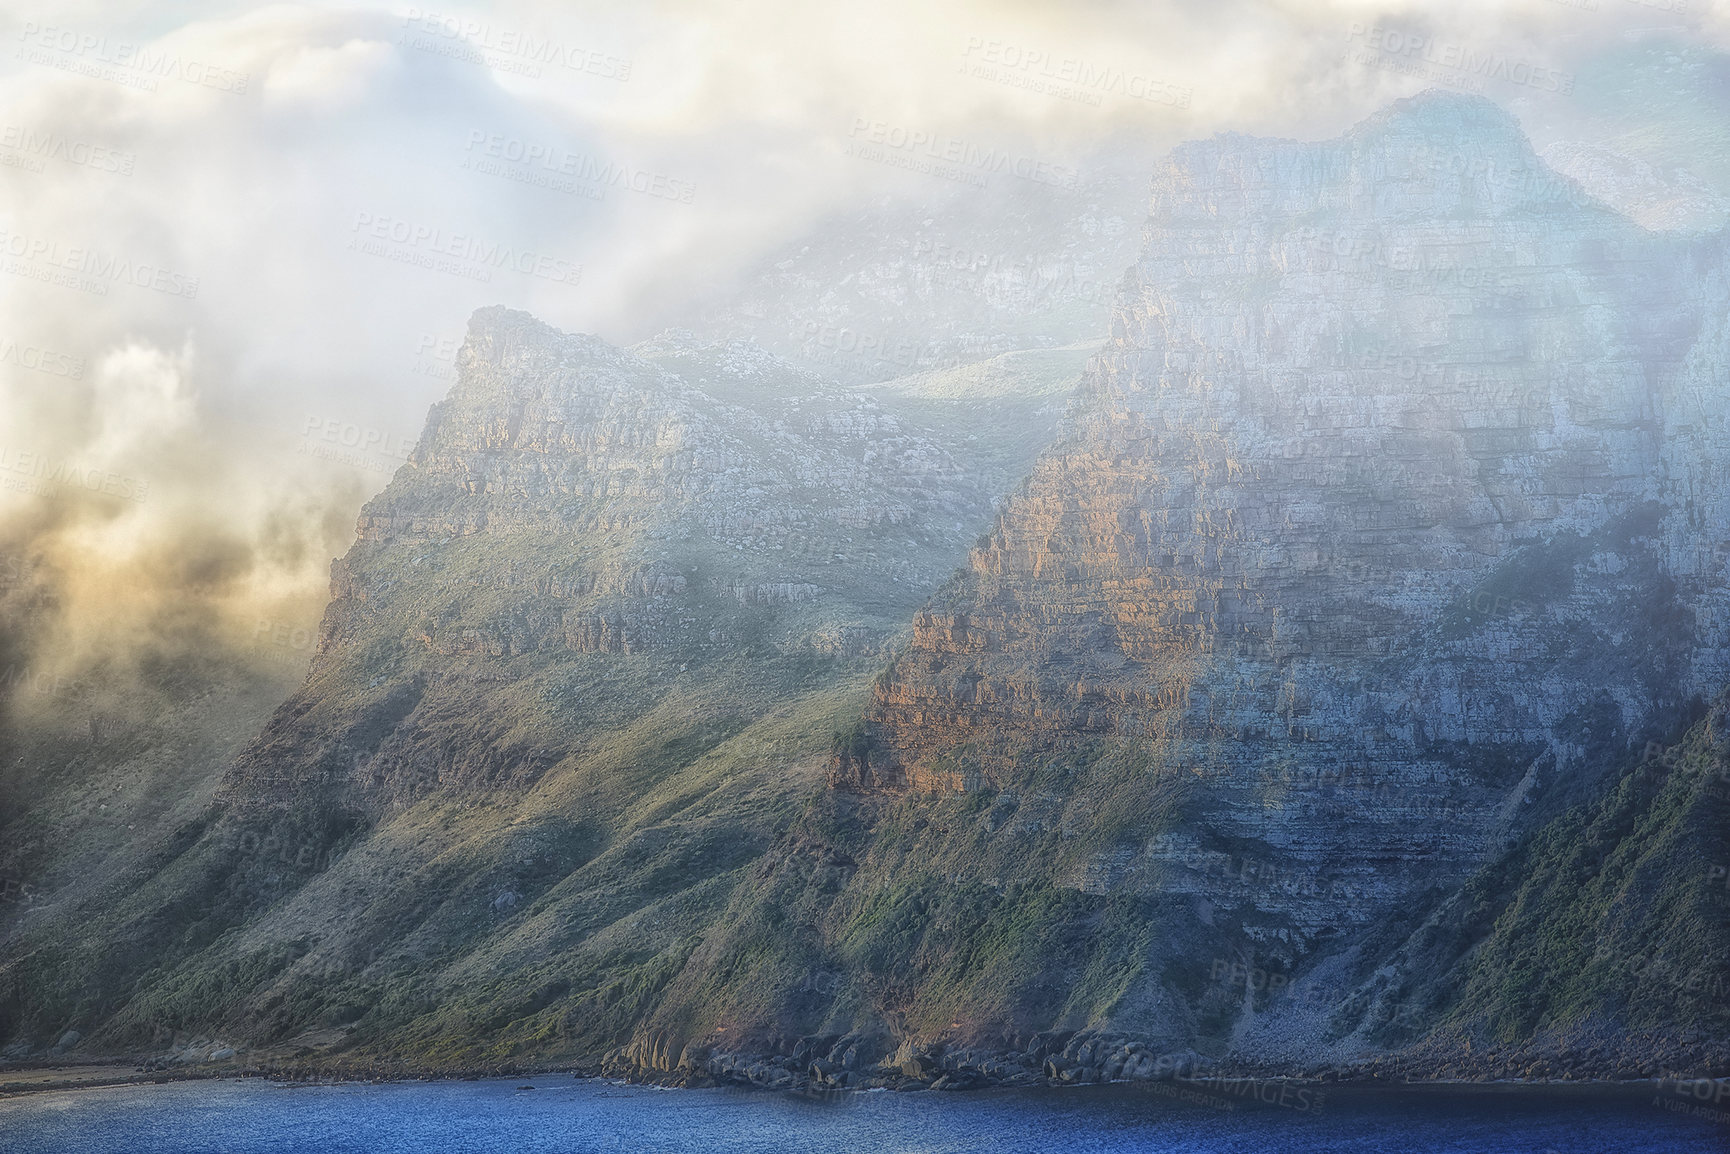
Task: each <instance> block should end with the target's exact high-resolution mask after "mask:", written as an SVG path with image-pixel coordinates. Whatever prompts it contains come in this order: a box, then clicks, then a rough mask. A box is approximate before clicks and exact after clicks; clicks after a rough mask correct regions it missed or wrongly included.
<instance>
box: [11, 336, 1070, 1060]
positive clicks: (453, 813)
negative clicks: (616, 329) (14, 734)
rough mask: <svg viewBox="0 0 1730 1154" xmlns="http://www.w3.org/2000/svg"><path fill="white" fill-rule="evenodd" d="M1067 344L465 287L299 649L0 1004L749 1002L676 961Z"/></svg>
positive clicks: (418, 1007)
mask: <svg viewBox="0 0 1730 1154" xmlns="http://www.w3.org/2000/svg"><path fill="white" fill-rule="evenodd" d="M1085 355H1086V353H1085V350H1071V351H1068V352H1060V353H1050V352H1042V353H1039V354H1037V356H1038V358H1039V359H1038V363H1037V364H1032V365H1026V364H1023V363H1021V362H1020V361H1019V360H1017V359H1016V358H1015V357H1014V356H1011V357H1009V358H1002V359H1001V363H1000V364H997V365H990V364H988V365H985V366H981V367H979V368H977V369H976V370H975V371H974V372H973V373H972V375H971V376H970V377H969V378H968V380H967V382H964V387H953V386H951V387H949V388H947V389H943V390H936V389H933V390H925V389H922V388H921V387H920V385H919V384H918V383H917V382H914V383H910V384H905V385H899V386H895V387H893V388H879V389H876V390H874V391H867V390H859V389H853V390H844V389H841V388H839V387H837V386H834V385H831V384H829V383H827V382H825V381H823V380H822V379H821V378H818V377H816V376H814V375H813V374H811V373H809V372H808V371H804V370H799V369H795V368H793V367H791V366H788V365H786V364H784V363H782V362H779V361H776V360H775V359H774V358H772V357H768V356H767V355H766V354H763V353H762V352H761V350H757V349H755V348H753V347H751V346H748V345H743V344H733V345H719V346H704V345H701V344H699V343H697V342H695V341H694V339H692V338H689V337H686V336H681V335H678V334H672V335H669V336H668V337H665V338H662V339H660V340H658V341H656V342H650V343H649V344H648V345H645V346H640V347H639V348H638V349H637V350H634V351H632V352H621V351H619V350H615V349H611V348H609V347H607V346H604V345H602V344H601V343H600V342H598V341H593V340H591V339H589V338H581V337H568V336H565V335H564V334H559V333H556V332H554V331H553V330H550V329H547V328H545V326H541V325H539V324H538V323H536V322H533V321H531V320H530V319H529V318H527V317H524V316H523V315H522V314H514V313H509V312H506V311H504V310H488V311H485V312H483V313H482V314H479V315H477V318H476V321H475V327H474V329H473V331H472V332H471V336H470V340H469V342H468V345H467V347H466V349H465V358H466V361H465V364H464V367H463V373H462V379H461V380H460V381H459V383H458V385H457V386H456V387H455V388H454V389H453V391H452V395H451V397H450V398H449V399H448V400H447V401H446V402H444V403H443V404H442V405H440V406H437V407H435V410H434V413H433V414H432V416H431V417H430V418H429V425H428V430H427V433H426V435H425V436H424V437H423V440H422V444H421V446H420V448H419V449H418V450H417V453H416V456H415V458H414V459H413V460H412V461H411V463H410V464H409V465H407V466H405V468H404V469H403V470H401V471H400V472H399V474H398V475H397V477H396V478H395V479H394V480H393V482H392V484H391V486H390V487H389V488H388V489H387V490H386V491H385V492H384V493H383V494H381V495H380V496H379V497H378V498H376V499H375V500H374V501H372V502H370V503H369V505H368V507H367V509H366V510H365V511H364V512H363V514H362V517H361V528H360V540H359V541H357V543H356V545H355V547H354V548H353V549H352V550H351V551H350V553H349V554H348V556H347V557H345V558H344V559H343V560H342V561H340V562H339V563H338V564H337V566H336V567H335V569H334V570H333V594H334V599H333V602H332V604H331V607H330V608H329V610H328V611H327V613H326V617H325V621H324V624H323V626H322V629H321V636H320V642H319V650H318V653H317V655H316V657H315V658H314V661H313V665H312V669H311V672H310V673H309V675H308V677H307V679H306V681H305V683H304V685H302V686H301V687H300V688H299V689H298V690H297V691H295V692H294V693H293V694H292V695H290V697H289V699H288V700H287V702H285V703H284V704H283V705H282V706H281V707H280V708H279V709H277V710H276V712H275V714H274V716H272V717H271V718H270V720H269V722H268V724H265V725H263V727H262V732H261V733H260V734H259V736H258V737H257V738H256V740H254V741H252V742H251V743H250V744H249V745H248V746H247V747H246V748H245V749H244V750H242V751H240V753H239V755H238V757H235V758H234V760H233V763H232V765H231V766H230V768H229V770H228V772H227V774H226V777H225V778H224V780H223V783H222V785H221V788H220V790H219V792H218V798H217V805H215V806H214V807H209V806H206V805H204V804H202V803H201V804H198V805H194V806H192V807H191V811H190V812H181V813H180V814H179V820H178V824H176V825H175V826H174V828H173V829H172V830H171V831H170V835H169V836H165V837H164V838H162V839H160V844H156V845H154V846H153V847H152V850H151V853H150V854H149V855H147V857H146V861H145V867H146V868H139V869H136V870H134V871H133V872H132V874H131V875H130V876H129V878H128V885H127V886H126V887H125V889H124V890H122V891H118V892H117V891H115V890H112V889H110V890H106V891H104V892H102V893H101V894H99V895H96V894H92V895H89V896H87V897H84V898H81V899H79V900H68V901H67V902H65V903H63V904H62V905H61V906H60V907H59V908H57V909H53V910H42V911H40V913H39V915H37V920H35V921H32V922H28V923H25V922H22V921H20V922H18V923H16V924H15V925H14V926H13V927H12V930H11V937H10V939H9V941H8V944H7V949H6V958H5V962H4V969H3V970H0V978H3V980H4V981H5V983H6V987H5V990H4V995H5V1004H6V1005H7V1006H8V1007H9V1010H10V1012H9V1015H8V1017H7V1018H6V1019H5V1022H4V1025H5V1026H6V1039H5V1040H6V1041H7V1042H9V1043H10V1044H11V1045H13V1046H14V1048H15V1049H16V1050H18V1052H19V1053H20V1054H29V1053H34V1054H40V1053H42V1051H43V1049H44V1047H46V1046H49V1045H51V1044H52V1043H53V1041H54V1040H55V1039H57V1038H58V1037H59V1036H61V1034H63V1033H64V1031H66V1030H68V1029H73V1030H77V1031H78V1032H80V1033H81V1034H83V1035H84V1036H85V1037H86V1039H87V1041H86V1042H85V1046H86V1048H87V1049H90V1048H94V1049H96V1050H102V1049H115V1048H140V1047H142V1048H146V1049H149V1048H152V1047H156V1048H160V1047H161V1046H162V1045H163V1044H164V1040H165V1039H167V1040H173V1042H174V1044H175V1046H176V1047H177V1049H176V1051H175V1053H176V1054H177V1056H179V1057H187V1058H197V1057H199V1056H207V1055H208V1054H209V1053H212V1052H216V1053H220V1052H222V1051H223V1050H224V1049H226V1048H229V1047H231V1046H238V1047H240V1048H241V1049H242V1052H243V1053H248V1054H251V1055H253V1056H254V1057H255V1058H259V1059H261V1060H262V1059H265V1058H284V1059H287V1058H293V1057H295V1056H298V1057H300V1058H301V1059H303V1060H304V1059H310V1060H317V1059H318V1056H319V1055H323V1054H332V1053H340V1054H341V1055H342V1057H341V1059H340V1060H341V1061H343V1062H346V1063H350V1064H352V1063H355V1062H362V1061H369V1060H372V1059H373V1058H374V1057H378V1058H380V1059H381V1060H382V1059H386V1058H388V1060H390V1061H394V1062H404V1061H406V1062H411V1063H416V1064H424V1065H429V1066H441V1067H447V1068H448V1067H452V1066H476V1065H484V1064H487V1063H496V1062H500V1061H525V1060H531V1059H532V1060H536V1061H551V1060H558V1059H564V1060H572V1059H578V1058H586V1059H593V1058H595V1057H598V1056H599V1055H600V1054H601V1053H603V1052H605V1051H606V1050H607V1049H609V1048H611V1047H613V1046H617V1045H618V1044H620V1043H621V1042H623V1041H626V1040H628V1039H629V1038H630V1037H631V1035H632V1032H633V1030H634V1029H635V1027H636V1026H638V1025H640V1024H641V1022H642V1021H643V1020H644V1018H645V1017H646V1016H648V1014H649V1013H650V1011H651V1008H652V1007H656V1006H661V1005H664V1004H665V1005H671V1004H673V1003H674V1002H676V1001H677V1000H678V999H677V998H675V997H673V994H674V993H675V992H682V991H689V996H687V997H686V1001H687V1002H689V1003H690V1004H692V1005H693V1006H696V1007H697V1008H698V1010H700V1011H701V1012H703V1013H707V1014H710V1015H711V1016H713V1015H714V1014H715V1013H717V1012H720V1011H723V1010H725V1011H727V1012H734V1011H733V1010H732V1009H730V1008H729V1007H727V1006H720V1007H716V1006H709V1005H706V1004H704V1003H703V999H702V998H701V997H700V996H698V995H699V993H700V990H701V989H702V988H703V984H704V983H718V984H721V985H726V986H728V988H730V989H731V990H733V991H734V994H735V997H736V998H744V999H747V1000H748V999H750V998H758V999H762V1000H764V1001H765V1002H767V1001H768V1000H770V999H772V998H773V997H774V996H775V994H774V992H773V991H772V990H771V989H770V988H768V987H762V988H751V987H749V986H747V985H745V984H741V983H739V982H736V981H733V982H730V981H729V975H728V974H726V973H724V972H710V971H708V970H706V969H704V967H702V966H701V965H700V964H699V963H696V962H693V959H700V956H701V955H702V951H704V950H709V951H711V952H712V951H713V950H715V949H716V948H717V944H716V941H715V940H714V933H713V931H714V928H715V927H716V926H717V925H720V924H723V923H726V922H727V921H728V919H729V918H730V917H733V916H736V911H737V910H739V909H740V908H743V907H750V908H753V909H754V908H756V907H757V905H758V904H759V903H756V902H754V901H753V900H751V899H750V898H749V896H748V895H750V894H751V893H752V892H753V891H754V889H755V887H757V886H758V884H759V882H760V871H761V870H762V869H763V868H765V862H767V861H769V860H770V858H771V857H772V855H771V850H772V849H773V847H775V846H776V845H778V844H779V843H780V842H781V841H782V840H783V839H784V837H785V835H786V833H787V831H788V829H789V828H790V827H791V826H792V825H793V824H794V823H795V822H796V820H797V819H798V818H799V816H800V814H801V813H802V812H803V811H804V809H805V808H806V806H807V805H808V804H809V801H810V799H811V798H812V797H813V796H815V795H818V794H820V793H822V792H823V780H824V774H825V772H826V770H827V766H828V761H829V756H830V735H831V734H833V733H834V732H835V731H836V730H837V729H838V728H840V727H841V726H843V725H844V724H846V723H847V722H848V721H849V720H850V719H852V718H856V717H857V716H858V714H859V711H860V709H861V708H862V706H863V703H864V700H865V696H866V693H867V691H868V687H869V683H870V680H871V678H872V677H873V676H874V675H875V674H876V672H877V670H878V668H879V667H880V665H881V661H882V655H883V653H884V652H885V650H886V649H887V648H888V647H889V646H891V645H892V644H893V643H894V638H895V636H896V635H897V631H898V630H900V629H901V628H903V623H904V622H905V621H906V620H907V619H908V618H909V617H910V616H911V613H912V611H913V609H914V607H916V606H917V605H918V603H919V602H920V601H921V600H923V598H924V597H925V596H927V595H928V593H929V591H930V589H931V588H932V587H934V585H935V584H936V583H937V582H938V581H939V580H941V579H942V577H943V576H945V575H946V574H947V573H948V572H949V571H951V570H952V568H953V566H954V564H955V563H956V561H957V560H959V558H960V556H961V555H962V553H964V552H965V549H966V547H967V545H968V544H969V543H970V542H971V541H972V540H973V539H974V537H975V536H976V535H977V534H978V533H979V532H980V531H981V530H982V529H983V528H984V527H985V526H986V525H987V524H988V523H989V517H990V514H991V509H992V503H993V500H994V499H995V497H996V495H997V493H998V492H1000V491H1001V490H1003V489H1005V488H1007V487H1008V486H1009V485H1010V484H1011V483H1012V482H1013V480H1014V478H1015V477H1017V476H1019V474H1020V473H1021V472H1023V471H1024V470H1025V468H1026V466H1027V464H1028V463H1029V461H1030V459H1031V456H1032V454H1033V453H1034V452H1036V451H1037V450H1038V448H1039V447H1040V445H1041V442H1042V439H1043V438H1042V437H1041V435H1040V433H1039V430H1040V429H1042V428H1043V429H1044V430H1046V432H1045V434H1044V435H1045V436H1046V437H1048V436H1049V435H1050V431H1051V430H1052V429H1054V428H1055V424H1056V421H1057V419H1058V417H1059V416H1060V414H1061V411H1062V409H1063V407H1064V404H1065V403H1066V397H1067V393H1068V391H1069V386H1070V383H1071V382H1073V380H1074V377H1075V375H1076V373H1077V372H1078V371H1079V369H1080V366H1081V362H1082V360H1083V359H1084V357H1085ZM982 389H983V390H986V395H988V396H989V398H990V399H991V401H992V402H993V403H994V405H995V406H996V411H995V413H994V414H993V413H992V412H988V411H986V410H984V409H982V408H981V405H980V399H981V398H980V396H979V395H977V394H978V393H979V391H980V390H982ZM994 422H998V423H1001V425H1002V428H1000V427H999V424H998V423H994ZM1011 427H1012V428H1013V440H1011V439H1010V438H1008V437H1006V436H1004V435H1003V430H1004V429H1009V428H1011ZM1006 441H1008V442H1009V443H1008V445H1007V447H1006V445H1005V442H1006ZM210 776H211V775H209V774H207V775H206V779H205V781H206V793H205V794H204V795H203V800H204V801H208V796H209V794H208V790H209V787H210V786H211V785H212V784H214V782H213V781H212V780H210ZM42 820H43V821H44V822H46V826H45V828H49V827H52V826H53V824H54V823H53V821H51V820H49V819H47V818H43V819H42ZM765 855H770V856H768V857H766V856H765ZM68 896H69V897H71V895H68ZM764 948H768V947H767V945H766V944H765V947H764ZM693 973H696V974H699V975H700V977H699V978H697V979H692V978H690V977H688V975H690V974H693ZM737 1012H744V1010H743V1009H740V1010H738V1011H737Z"/></svg>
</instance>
